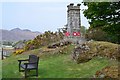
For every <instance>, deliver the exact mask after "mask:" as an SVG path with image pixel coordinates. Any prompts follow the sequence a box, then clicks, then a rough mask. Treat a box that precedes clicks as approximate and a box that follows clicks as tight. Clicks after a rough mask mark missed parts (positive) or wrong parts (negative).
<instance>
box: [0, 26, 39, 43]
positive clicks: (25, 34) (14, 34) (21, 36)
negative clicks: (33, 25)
mask: <svg viewBox="0 0 120 80" xmlns="http://www.w3.org/2000/svg"><path fill="white" fill-rule="evenodd" d="M0 33H2V40H3V41H19V40H30V39H34V38H35V37H36V36H37V35H40V34H41V33H40V32H37V31H36V32H33V31H30V30H28V29H24V30H21V29H19V28H15V29H12V30H3V29H0Z"/></svg>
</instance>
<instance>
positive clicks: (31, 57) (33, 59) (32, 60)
mask: <svg viewBox="0 0 120 80" xmlns="http://www.w3.org/2000/svg"><path fill="white" fill-rule="evenodd" d="M38 62H39V57H37V56H36V55H29V63H36V64H33V66H35V67H38Z"/></svg>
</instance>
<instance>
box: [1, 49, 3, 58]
mask: <svg viewBox="0 0 120 80" xmlns="http://www.w3.org/2000/svg"><path fill="white" fill-rule="evenodd" d="M1 57H2V60H3V48H2V55H1Z"/></svg>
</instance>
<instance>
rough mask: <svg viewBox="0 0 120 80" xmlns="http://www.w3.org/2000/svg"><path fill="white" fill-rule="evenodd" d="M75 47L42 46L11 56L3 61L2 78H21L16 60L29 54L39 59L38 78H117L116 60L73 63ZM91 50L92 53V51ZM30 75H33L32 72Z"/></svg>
mask: <svg viewBox="0 0 120 80" xmlns="http://www.w3.org/2000/svg"><path fill="white" fill-rule="evenodd" d="M91 43H93V45H94V44H97V43H99V44H101V45H103V44H102V43H105V42H91ZM93 45H92V46H93ZM106 45H113V46H111V47H108V48H110V49H112V48H114V47H115V46H117V45H116V44H113V43H106V44H105V45H104V46H106ZM75 46H76V45H74V44H70V45H67V46H61V47H57V48H52V49H51V48H47V46H43V47H41V48H38V49H34V50H29V51H26V52H24V53H22V54H20V55H12V56H10V57H9V58H7V59H5V60H3V63H4V64H3V65H2V66H3V78H23V77H24V73H22V72H21V73H20V72H18V62H17V60H18V59H26V58H28V55H30V54H34V55H37V56H39V57H40V62H39V76H38V78H97V77H98V78H104V77H109V78H117V77H118V76H117V74H118V72H117V71H118V67H117V64H118V61H117V60H114V59H109V58H107V57H100V56H95V57H94V58H92V59H91V60H89V61H88V62H85V63H79V64H77V63H76V62H74V60H73V59H72V53H73V51H74V49H75ZM92 50H93V51H94V49H92ZM101 51H102V50H101ZM110 54H111V53H110ZM88 55H89V54H88ZM86 57H87V56H86ZM13 64H14V65H13ZM8 65H9V66H8ZM114 67H115V68H114ZM113 68H114V69H113ZM106 69H107V72H106ZM113 72H114V73H115V74H114V75H113V74H112V73H113ZM11 73H13V74H11ZM31 73H32V74H33V72H32V71H31ZM51 73H52V74H51ZM103 73H104V74H103ZM30 78H35V77H32V76H31V77H30ZM81 80H82V79H81Z"/></svg>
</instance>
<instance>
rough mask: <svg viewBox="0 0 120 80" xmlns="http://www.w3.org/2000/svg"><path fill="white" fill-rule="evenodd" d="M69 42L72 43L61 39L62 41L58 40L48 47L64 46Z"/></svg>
mask: <svg viewBox="0 0 120 80" xmlns="http://www.w3.org/2000/svg"><path fill="white" fill-rule="evenodd" d="M69 44H71V42H70V41H61V42H57V43H53V44H51V45H49V46H48V48H57V47H62V46H66V45H69Z"/></svg>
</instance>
